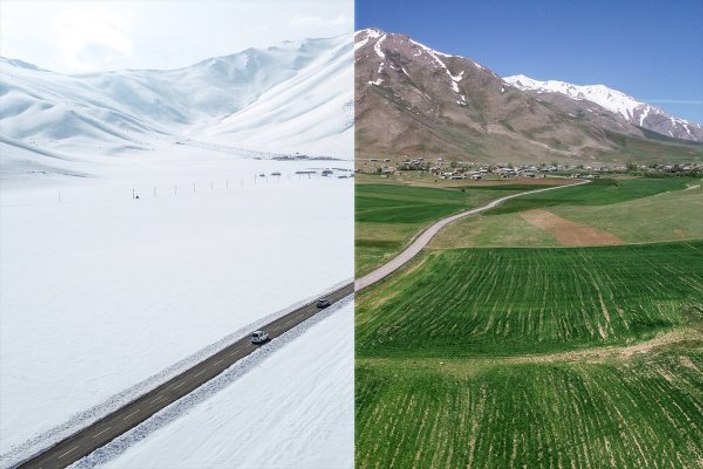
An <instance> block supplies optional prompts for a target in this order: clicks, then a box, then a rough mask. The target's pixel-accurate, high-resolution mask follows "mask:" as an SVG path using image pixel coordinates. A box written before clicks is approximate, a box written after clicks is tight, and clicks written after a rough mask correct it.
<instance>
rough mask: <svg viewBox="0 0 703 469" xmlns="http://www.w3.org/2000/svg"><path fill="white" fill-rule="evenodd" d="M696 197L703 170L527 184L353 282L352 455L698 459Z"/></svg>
mask: <svg viewBox="0 0 703 469" xmlns="http://www.w3.org/2000/svg"><path fill="white" fill-rule="evenodd" d="M701 210H703V189H701V181H700V180H699V179H684V178H669V179H634V178H633V179H620V180H596V181H594V182H592V183H591V184H587V185H583V186H578V187H572V188H563V189H560V190H558V191H554V192H547V193H544V194H536V195H526V196H524V197H521V198H518V199H514V200H511V201H509V202H508V203H506V204H505V205H503V206H501V207H499V208H498V209H497V210H492V211H490V212H487V213H486V214H484V215H481V216H478V217H472V218H469V219H464V220H461V221H459V222H457V223H455V224H454V225H450V226H449V227H447V228H446V229H444V230H443V231H442V232H440V233H439V234H438V236H437V237H436V238H435V240H433V241H432V243H431V245H430V246H429V247H430V249H426V250H425V251H424V252H423V253H421V255H420V256H419V257H418V258H416V259H415V260H413V261H412V263H411V265H410V266H408V268H405V269H403V270H401V271H400V272H397V273H396V274H394V275H392V276H391V277H389V278H387V279H386V280H384V281H383V282H381V283H379V284H377V285H374V286H373V287H371V288H369V289H368V290H364V291H362V292H359V293H357V300H356V301H357V305H356V356H357V359H356V360H357V361H356V363H357V364H356V409H357V410H356V412H357V413H356V433H357V435H356V465H357V466H358V467H362V468H385V467H400V468H427V467H437V468H444V467H471V468H494V467H505V468H511V467H550V468H551V467H554V468H566V467H574V468H576V467H578V468H581V467H584V468H601V467H611V468H645V467H646V468H649V467H655V468H695V467H697V468H703V222H702V221H700V220H699V218H701V217H697V216H695V215H694V214H696V213H698V212H700V211H701ZM540 217H541V218H540ZM435 218H439V217H435ZM367 224H368V225H370V226H372V225H373V224H372V223H367ZM555 224H556V226H557V228H559V227H566V228H567V229H568V230H567V231H569V230H570V233H571V234H573V233H575V232H576V231H578V230H581V231H582V232H583V233H585V232H588V230H590V232H591V234H595V235H598V236H601V237H603V238H608V237H611V238H610V239H614V240H616V241H617V242H618V243H639V244H620V245H612V246H600V247H559V246H560V244H566V243H567V241H565V240H564V236H563V235H564V232H563V231H561V232H560V231H555V230H556V229H557V228H555ZM362 225H363V223H362ZM401 225H402V223H398V224H395V225H393V224H392V223H386V224H385V225H384V224H379V225H378V226H386V227H394V228H395V229H398V228H399V227H400V226H401ZM357 226H359V224H357ZM407 226H409V227H412V226H414V227H417V226H418V225H417V224H416V225H413V224H408V225H407ZM410 232H412V230H410V229H409V230H408V233H410ZM594 239H595V238H594ZM662 241H663V242H662ZM476 246H487V247H489V248H485V247H476Z"/></svg>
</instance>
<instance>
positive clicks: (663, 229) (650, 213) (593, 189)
mask: <svg viewBox="0 0 703 469" xmlns="http://www.w3.org/2000/svg"><path fill="white" fill-rule="evenodd" d="M647 181H653V182H654V186H653V187H650V188H645V187H642V185H643V184H646V183H647ZM619 183H620V184H619V185H618V186H614V185H613V182H612V181H602V182H601V181H597V182H594V183H592V184H589V185H586V186H581V187H577V188H565V189H560V190H559V191H557V192H556V193H554V194H550V193H549V192H547V193H546V194H542V196H541V197H539V198H537V197H536V196H529V195H528V196H525V199H526V201H520V202H518V201H517V200H514V201H510V202H508V203H507V204H506V206H505V207H501V208H499V209H498V210H495V211H491V212H487V213H486V214H484V215H481V216H479V217H471V218H467V219H464V220H461V221H459V222H457V223H455V224H453V225H452V226H450V227H448V228H447V229H446V230H443V231H442V233H440V234H439V236H437V237H436V238H435V239H434V240H433V241H432V244H431V247H432V248H435V249H451V248H455V247H506V246H525V247H527V246H531V247H549V246H558V243H557V241H556V239H555V237H554V236H553V235H552V234H550V233H549V232H547V231H544V230H541V229H539V228H537V227H534V226H532V225H530V224H529V223H527V222H526V221H525V220H523V219H522V218H521V216H520V212H519V211H517V210H518V208H519V207H522V208H524V209H526V210H527V209H535V208H541V209H546V210H549V211H550V212H552V213H554V214H556V215H559V216H560V217H563V218H565V219H567V220H570V221H574V222H577V223H582V224H585V225H588V226H591V227H594V228H597V229H599V230H602V231H605V232H607V233H611V234H613V235H615V236H617V237H618V238H620V239H622V240H623V241H624V242H627V243H646V242H657V241H674V240H681V239H698V238H703V216H696V215H695V214H697V213H703V186H702V184H701V181H700V180H697V179H678V178H677V179H666V180H646V179H639V180H635V179H632V180H624V181H619ZM645 189H646V190H645ZM565 194H566V197H564V198H561V197H558V196H561V195H565ZM607 195H610V196H611V197H605V196H607ZM535 199H536V200H535Z"/></svg>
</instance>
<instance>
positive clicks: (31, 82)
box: [0, 36, 353, 157]
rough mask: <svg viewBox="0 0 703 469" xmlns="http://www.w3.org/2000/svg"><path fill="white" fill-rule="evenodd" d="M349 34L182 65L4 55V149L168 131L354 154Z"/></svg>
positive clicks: (75, 150) (89, 144)
mask: <svg viewBox="0 0 703 469" xmlns="http://www.w3.org/2000/svg"><path fill="white" fill-rule="evenodd" d="M352 54H353V49H352V44H351V41H350V38H349V36H340V37H337V38H331V39H307V40H303V41H297V42H292V41H289V42H285V43H282V44H280V45H277V46H273V47H268V48H265V49H247V50H244V51H242V52H239V53H235V54H232V55H228V56H224V57H216V58H212V59H207V60H204V61H202V62H200V63H197V64H195V65H192V66H189V67H185V68H181V69H176V70H123V71H115V72H105V73H94V74H83V75H63V74H59V73H55V72H51V71H48V70H43V69H41V68H38V67H36V66H34V65H31V64H27V63H25V62H22V61H20V60H12V59H5V58H2V59H0V72H1V73H2V76H1V77H0V108H1V109H2V115H1V116H0V144H2V145H3V148H4V149H5V150H3V154H5V153H6V152H7V151H10V152H12V149H16V148H22V150H21V151H20V150H18V152H20V153H21V152H27V151H31V150H32V149H36V150H37V152H38V153H42V154H46V153H52V154H59V155H76V154H91V155H93V156H94V157H95V156H101V155H111V154H118V153H120V152H124V151H133V150H138V149H149V148H151V147H152V146H153V144H154V142H155V141H163V140H164V139H167V140H168V139H170V140H173V139H183V138H191V139H193V140H204V141H208V142H212V143H221V144H226V145H231V146H234V147H240V148H242V147H243V148H251V149H255V150H265V151H277V152H283V153H293V152H306V153H312V154H327V155H330V154H331V155H335V156H346V157H351V148H352V143H351V142H352V139H353V136H352V126H353V94H352V93H353V92H352V80H353V59H352V57H353V56H352Z"/></svg>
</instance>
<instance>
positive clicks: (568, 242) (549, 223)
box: [520, 209, 623, 246]
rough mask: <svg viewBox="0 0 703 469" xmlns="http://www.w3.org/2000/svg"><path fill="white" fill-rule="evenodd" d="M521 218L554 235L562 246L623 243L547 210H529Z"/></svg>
mask: <svg viewBox="0 0 703 469" xmlns="http://www.w3.org/2000/svg"><path fill="white" fill-rule="evenodd" d="M520 216H521V217H522V219H523V220H525V221H526V222H527V223H529V224H530V225H533V226H536V227H537V228H540V229H542V230H545V231H549V232H550V233H552V234H553V235H554V236H555V237H556V239H557V241H558V242H559V244H561V245H562V246H600V245H609V244H622V243H623V241H622V240H621V239H620V238H618V237H617V236H615V235H613V234H610V233H607V232H605V231H601V230H598V229H596V228H593V227H592V226H588V225H583V224H581V223H576V222H573V221H570V220H567V219H565V218H562V217H560V216H559V215H555V214H554V213H552V212H549V211H547V210H540V209H537V210H528V211H526V212H522V213H520Z"/></svg>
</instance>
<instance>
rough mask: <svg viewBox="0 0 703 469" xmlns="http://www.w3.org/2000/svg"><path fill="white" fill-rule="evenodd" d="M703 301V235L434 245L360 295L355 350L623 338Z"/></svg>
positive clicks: (532, 348) (549, 345)
mask: <svg viewBox="0 0 703 469" xmlns="http://www.w3.org/2000/svg"><path fill="white" fill-rule="evenodd" d="M379 299H380V300H379ZM701 303H703V242H702V241H697V242H690V243H671V244H649V245H638V246H616V247H603V248H581V249H577V248H554V249H517V248H514V249H456V250H446V251H436V252H432V253H430V254H427V257H426V259H424V261H423V263H422V265H421V267H420V268H417V269H413V270H412V271H411V272H408V273H406V274H405V275H397V276H394V277H392V278H391V279H389V280H388V281H386V282H384V283H383V284H381V285H379V286H378V287H376V288H374V289H372V291H370V292H362V293H361V294H360V295H359V299H358V300H357V307H356V318H357V332H356V346H357V356H358V357H406V358H407V357H471V356H486V355H489V356H495V355H511V354H517V353H545V352H554V351H560V350H565V349H573V348H578V347H589V346H602V345H612V344H621V345H622V344H627V343H630V342H632V341H636V340H644V339H649V338H651V337H653V336H654V334H656V333H657V332H659V331H662V330H666V329H671V328H674V327H680V326H683V325H685V324H686V322H687V318H686V314H687V311H688V310H689V309H690V308H691V307H693V306H695V305H700V304H701Z"/></svg>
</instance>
